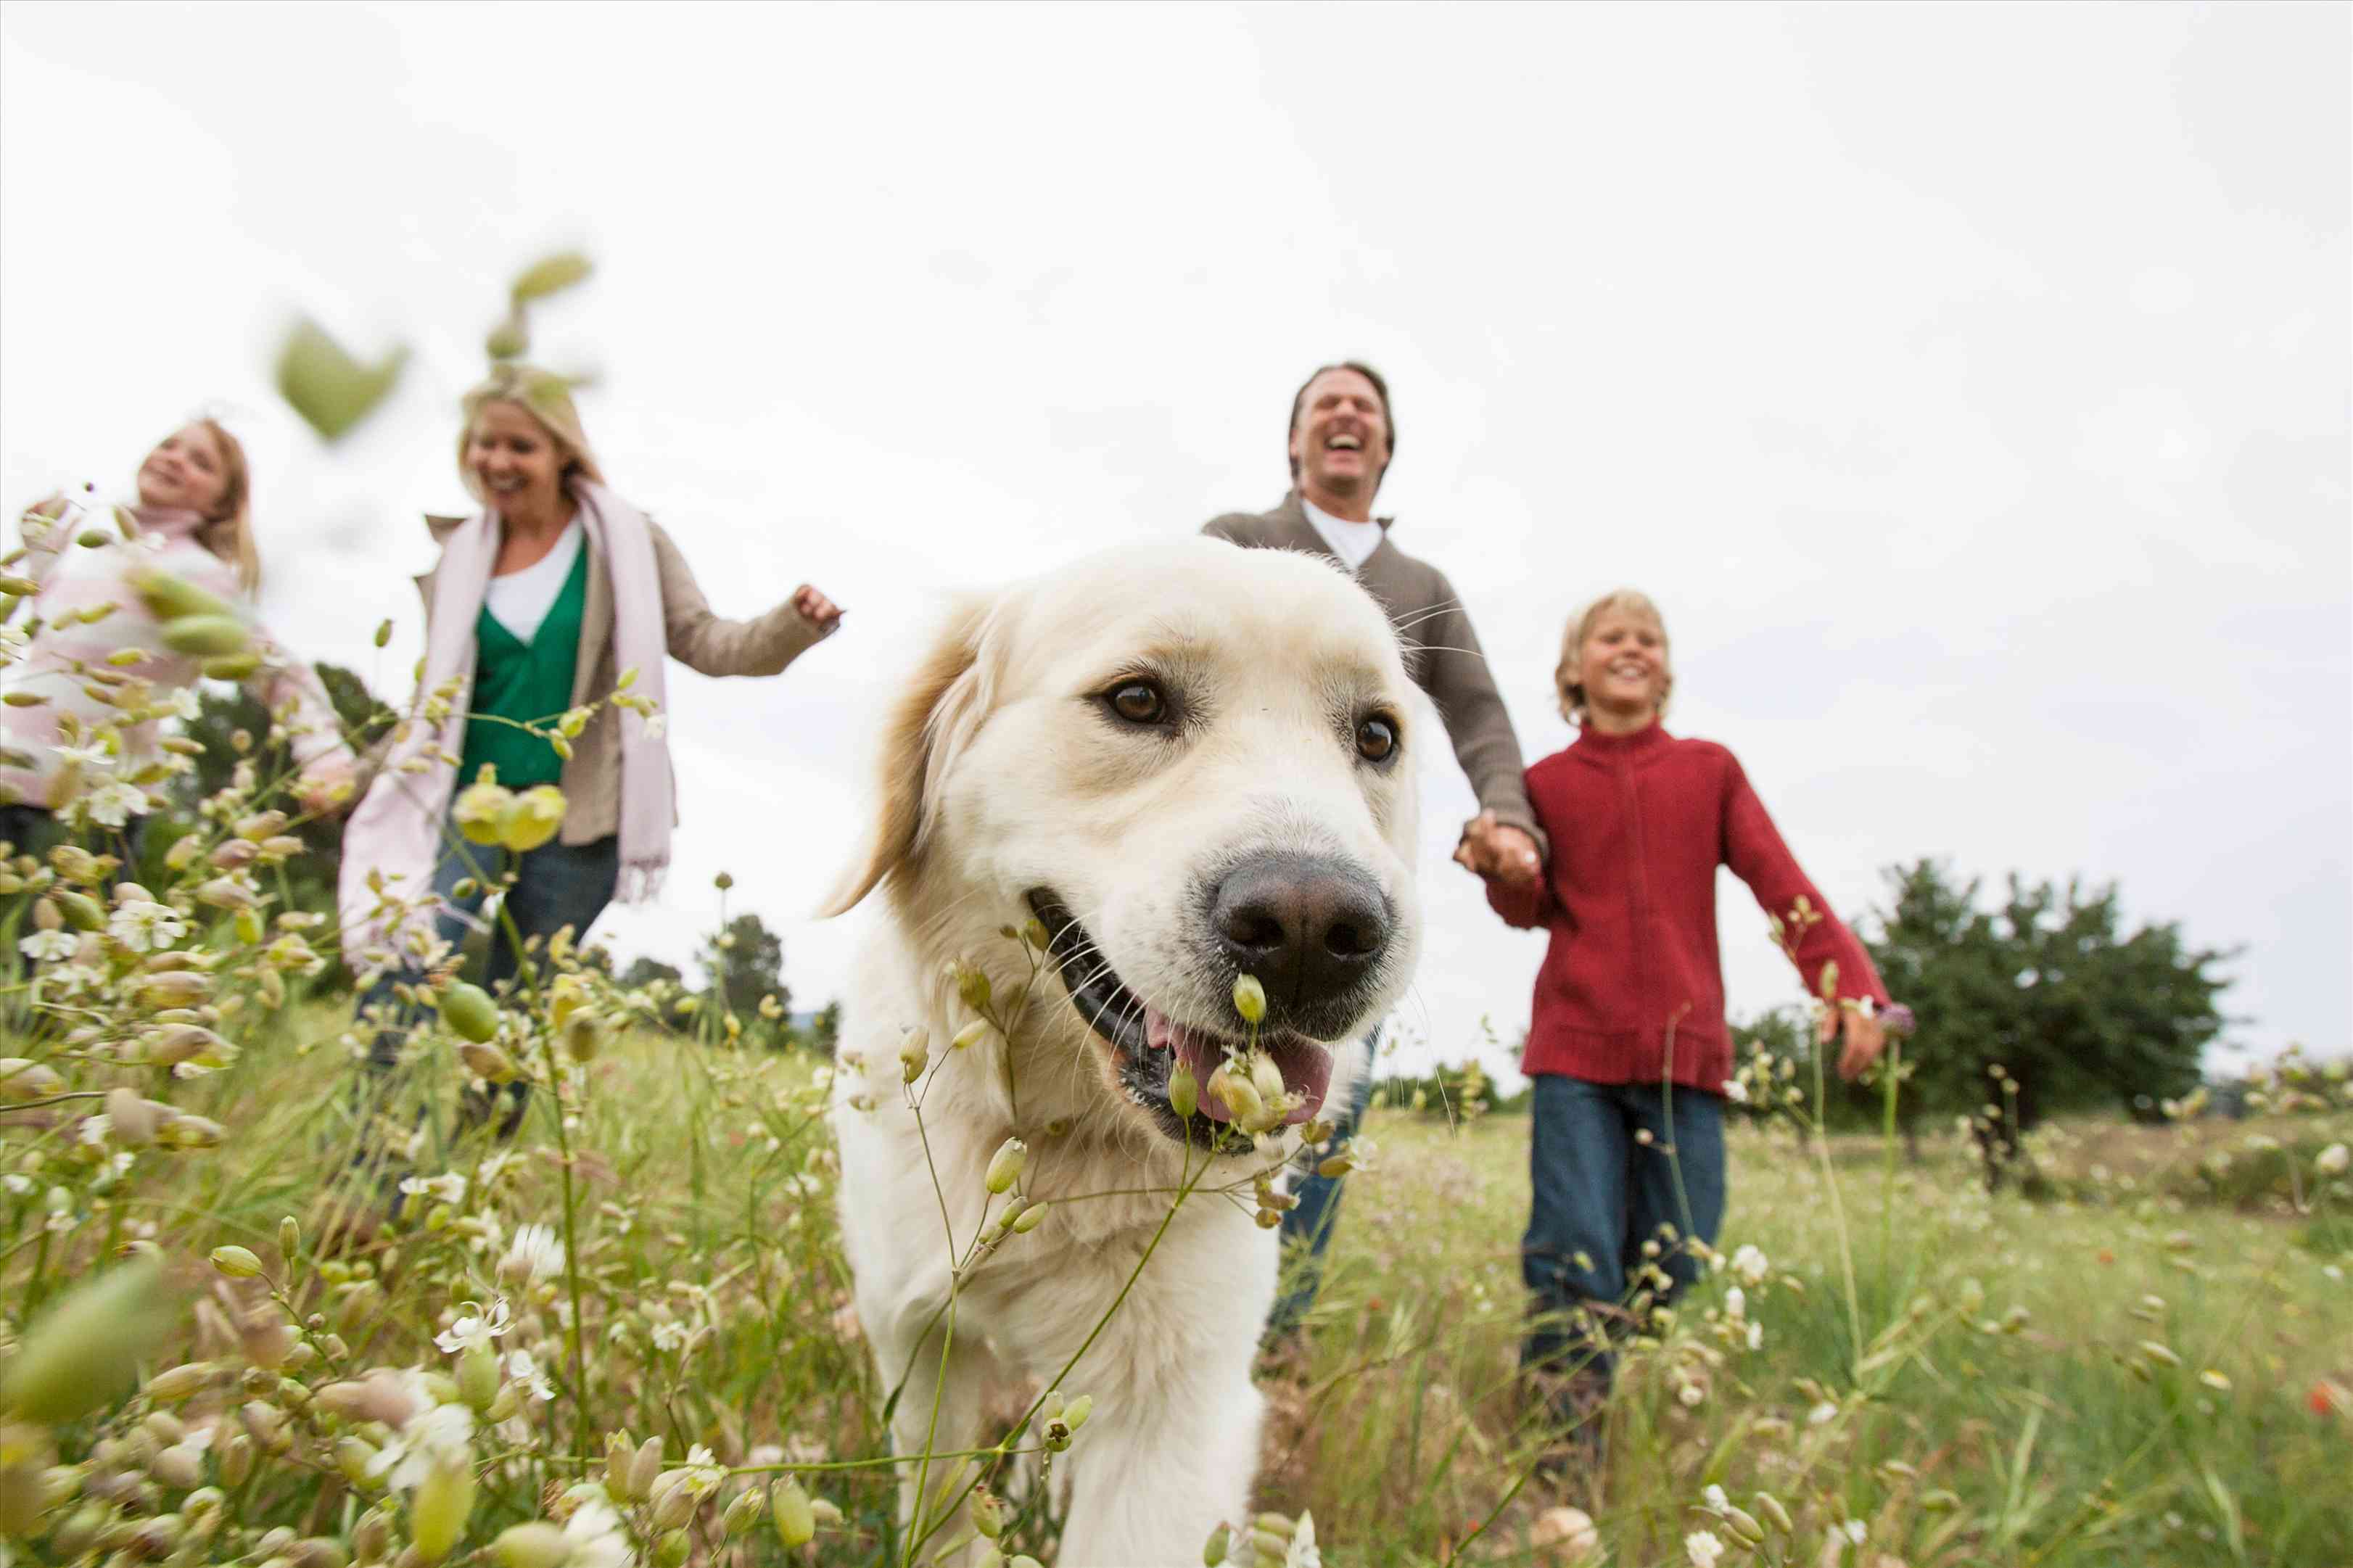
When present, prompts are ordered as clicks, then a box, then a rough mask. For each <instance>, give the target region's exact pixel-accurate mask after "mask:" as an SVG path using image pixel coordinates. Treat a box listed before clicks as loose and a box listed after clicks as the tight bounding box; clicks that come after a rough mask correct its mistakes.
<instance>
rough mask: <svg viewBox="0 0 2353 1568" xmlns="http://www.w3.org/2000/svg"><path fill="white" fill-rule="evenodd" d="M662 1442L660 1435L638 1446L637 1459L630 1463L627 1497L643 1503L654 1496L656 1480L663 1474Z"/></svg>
mask: <svg viewBox="0 0 2353 1568" xmlns="http://www.w3.org/2000/svg"><path fill="white" fill-rule="evenodd" d="M661 1453H662V1440H661V1437H660V1436H659V1434H657V1435H656V1436H651V1437H649V1438H647V1439H646V1440H645V1441H644V1442H643V1443H641V1444H639V1445H638V1453H637V1458H633V1459H631V1460H630V1461H629V1487H628V1493H627V1495H628V1497H629V1498H630V1499H631V1500H635V1501H639V1502H642V1501H644V1500H646V1499H648V1498H650V1497H651V1496H653V1490H654V1478H655V1477H657V1476H659V1475H660V1474H661Z"/></svg>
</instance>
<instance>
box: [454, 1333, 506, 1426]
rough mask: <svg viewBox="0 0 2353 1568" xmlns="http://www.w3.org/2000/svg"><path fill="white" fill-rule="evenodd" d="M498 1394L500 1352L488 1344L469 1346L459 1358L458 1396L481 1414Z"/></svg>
mask: <svg viewBox="0 0 2353 1568" xmlns="http://www.w3.org/2000/svg"><path fill="white" fill-rule="evenodd" d="M498 1396H499V1352H496V1351H494V1350H492V1349H491V1347H490V1346H488V1345H473V1346H470V1347H469V1348H468V1350H467V1352H466V1353H465V1354H464V1355H461V1356H459V1358H458V1397H459V1398H460V1399H462V1400H464V1401H465V1402H466V1403H467V1404H468V1405H470V1406H472V1407H473V1409H474V1411H475V1413H476V1414H477V1415H479V1414H480V1413H482V1412H484V1411H486V1410H488V1409H490V1407H491V1401H492V1400H494V1399H496V1398H497V1397H498Z"/></svg>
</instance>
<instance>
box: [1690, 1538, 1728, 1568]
mask: <svg viewBox="0 0 2353 1568" xmlns="http://www.w3.org/2000/svg"><path fill="white" fill-rule="evenodd" d="M1683 1555H1684V1557H1686V1558H1688V1559H1689V1560H1690V1562H1691V1568H1715V1565H1716V1563H1719V1562H1721V1561H1723V1558H1724V1542H1721V1541H1718V1540H1717V1539H1716V1537H1715V1531H1712V1530H1694V1531H1692V1532H1691V1533H1690V1534H1689V1535H1686V1536H1684V1537H1683Z"/></svg>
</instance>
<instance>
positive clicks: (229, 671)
mask: <svg viewBox="0 0 2353 1568" xmlns="http://www.w3.org/2000/svg"><path fill="white" fill-rule="evenodd" d="M259 668H261V656H260V655H259V654H258V653H254V652H252V651H251V650H249V649H248V651H246V652H244V653H223V654H216V655H214V656H213V657H212V658H208V659H206V660H205V662H204V672H205V674H206V676H207V677H209V678H210V679H214V680H243V679H245V678H246V677H247V676H248V675H251V674H252V673H253V672H254V671H255V670H257V669H259Z"/></svg>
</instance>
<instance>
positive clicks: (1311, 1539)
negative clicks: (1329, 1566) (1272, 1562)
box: [1282, 1513, 1324, 1568]
mask: <svg viewBox="0 0 2353 1568" xmlns="http://www.w3.org/2000/svg"><path fill="white" fill-rule="evenodd" d="M1282 1568H1324V1554H1323V1553H1322V1552H1318V1551H1317V1550H1316V1549H1315V1516H1314V1514H1312V1513H1303V1514H1301V1515H1300V1516H1299V1528H1298V1529H1297V1530H1295V1531H1292V1534H1291V1550H1290V1551H1288V1552H1284V1553H1283V1554H1282Z"/></svg>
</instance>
